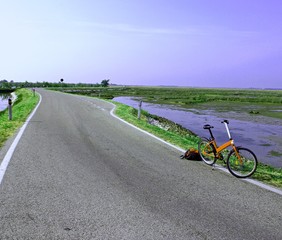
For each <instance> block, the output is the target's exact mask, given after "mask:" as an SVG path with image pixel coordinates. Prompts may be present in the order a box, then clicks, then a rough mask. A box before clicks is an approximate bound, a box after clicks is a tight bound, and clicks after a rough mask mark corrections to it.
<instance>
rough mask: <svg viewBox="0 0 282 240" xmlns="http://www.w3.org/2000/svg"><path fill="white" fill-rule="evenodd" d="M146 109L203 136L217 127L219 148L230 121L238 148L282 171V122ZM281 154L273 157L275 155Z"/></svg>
mask: <svg viewBox="0 0 282 240" xmlns="http://www.w3.org/2000/svg"><path fill="white" fill-rule="evenodd" d="M113 100H114V101H117V102H120V103H124V104H127V105H129V106H132V107H135V108H138V104H139V101H138V99H136V98H134V99H133V98H131V97H116V98H114V99H113ZM142 109H144V110H146V111H148V112H149V113H151V114H155V115H158V116H161V117H165V118H167V119H169V120H171V121H174V122H176V123H178V124H180V125H182V126H183V127H185V128H187V129H189V130H191V131H192V132H194V133H196V134H197V135H199V136H205V137H208V134H209V133H208V131H207V130H204V129H203V125H204V124H210V125H213V126H214V129H213V133H214V136H215V137H216V139H217V141H218V143H219V144H221V143H223V142H226V141H227V140H228V136H227V133H226V130H225V127H224V125H223V124H221V121H222V119H228V120H229V122H230V124H229V127H230V131H231V135H232V137H233V139H235V141H236V142H235V143H236V145H238V146H240V145H241V146H245V147H247V148H250V149H251V150H253V151H254V152H255V154H256V155H257V157H258V161H260V162H263V163H266V164H269V165H272V166H275V167H282V120H280V119H274V118H268V117H263V116H257V115H256V116H253V115H251V116H250V114H247V113H239V112H218V111H216V110H208V109H186V108H180V107H177V106H171V105H160V104H152V103H146V102H143V103H142ZM274 152H275V153H278V154H277V155H279V154H281V155H280V156H271V153H274Z"/></svg>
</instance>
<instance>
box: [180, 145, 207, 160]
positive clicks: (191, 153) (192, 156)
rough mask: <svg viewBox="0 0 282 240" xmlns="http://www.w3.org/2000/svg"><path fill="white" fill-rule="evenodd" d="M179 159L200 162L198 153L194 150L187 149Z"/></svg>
mask: <svg viewBox="0 0 282 240" xmlns="http://www.w3.org/2000/svg"><path fill="white" fill-rule="evenodd" d="M180 158H182V159H183V158H185V159H188V160H195V161H201V160H202V159H201V156H200V154H199V152H198V150H196V149H194V148H190V149H188V150H187V151H186V152H185V153H184V154H183V155H181V156H180Z"/></svg>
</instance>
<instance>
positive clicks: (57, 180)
mask: <svg viewBox="0 0 282 240" xmlns="http://www.w3.org/2000/svg"><path fill="white" fill-rule="evenodd" d="M40 93H41V95H42V103H41V105H40V107H39V108H38V110H37V112H36V114H35V115H34V117H33V118H32V120H31V121H30V123H29V124H28V126H27V128H26V130H25V132H24V134H23V136H22V138H21V140H20V142H19V144H18V146H17V148H16V150H15V152H14V155H13V157H12V159H11V162H10V164H9V166H8V169H7V171H6V174H5V176H4V178H3V181H2V183H1V185H0V239H142V240H143V239H282V198H281V196H280V195H278V194H276V193H273V192H270V191H267V190H265V189H262V188H259V187H257V186H255V185H252V184H250V183H248V182H245V181H242V180H239V179H236V178H235V177H232V176H231V175H229V174H226V173H224V172H222V171H218V170H212V168H211V167H209V166H207V165H205V164H203V163H201V162H192V161H184V160H180V159H179V155H180V152H179V151H177V150H176V149H174V148H172V147H170V146H168V145H165V144H164V143H162V142H160V141H158V140H156V139H154V138H152V137H150V136H148V135H146V134H144V133H142V132H140V131H138V130H136V129H134V128H132V127H130V126H128V125H126V124H125V123H123V122H121V121H119V120H118V119H116V118H114V117H112V116H111V115H110V110H111V109H112V108H113V106H112V105H111V104H109V103H106V102H103V101H99V100H96V99H90V98H87V97H80V96H72V95H67V94H61V93H56V92H51V91H43V90H41V91H40ZM1 151H3V149H2V150H1Z"/></svg>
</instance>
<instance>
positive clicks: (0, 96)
mask: <svg viewBox="0 0 282 240" xmlns="http://www.w3.org/2000/svg"><path fill="white" fill-rule="evenodd" d="M9 97H11V94H10V93H0V111H3V110H5V109H6V108H7V107H8V98H9Z"/></svg>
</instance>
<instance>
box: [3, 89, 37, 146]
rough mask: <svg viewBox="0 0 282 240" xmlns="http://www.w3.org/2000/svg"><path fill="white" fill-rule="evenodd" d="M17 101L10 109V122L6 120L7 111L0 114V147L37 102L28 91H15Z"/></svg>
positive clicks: (20, 124)
mask: <svg viewBox="0 0 282 240" xmlns="http://www.w3.org/2000/svg"><path fill="white" fill-rule="evenodd" d="M16 95H17V99H16V102H15V103H14V104H13V107H12V117H13V118H12V120H11V121H10V120H8V110H7V109H6V110H4V111H1V112H0V147H2V146H3V145H4V143H5V142H6V141H7V139H8V138H9V137H10V136H12V135H13V134H14V133H15V132H16V131H17V130H18V129H19V127H21V126H22V125H23V123H24V122H25V120H26V119H27V117H28V115H29V114H30V113H31V112H32V110H33V109H34V107H35V106H36V104H37V103H38V101H39V96H38V95H37V94H36V95H35V96H33V93H32V91H30V90H28V89H19V90H16Z"/></svg>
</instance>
